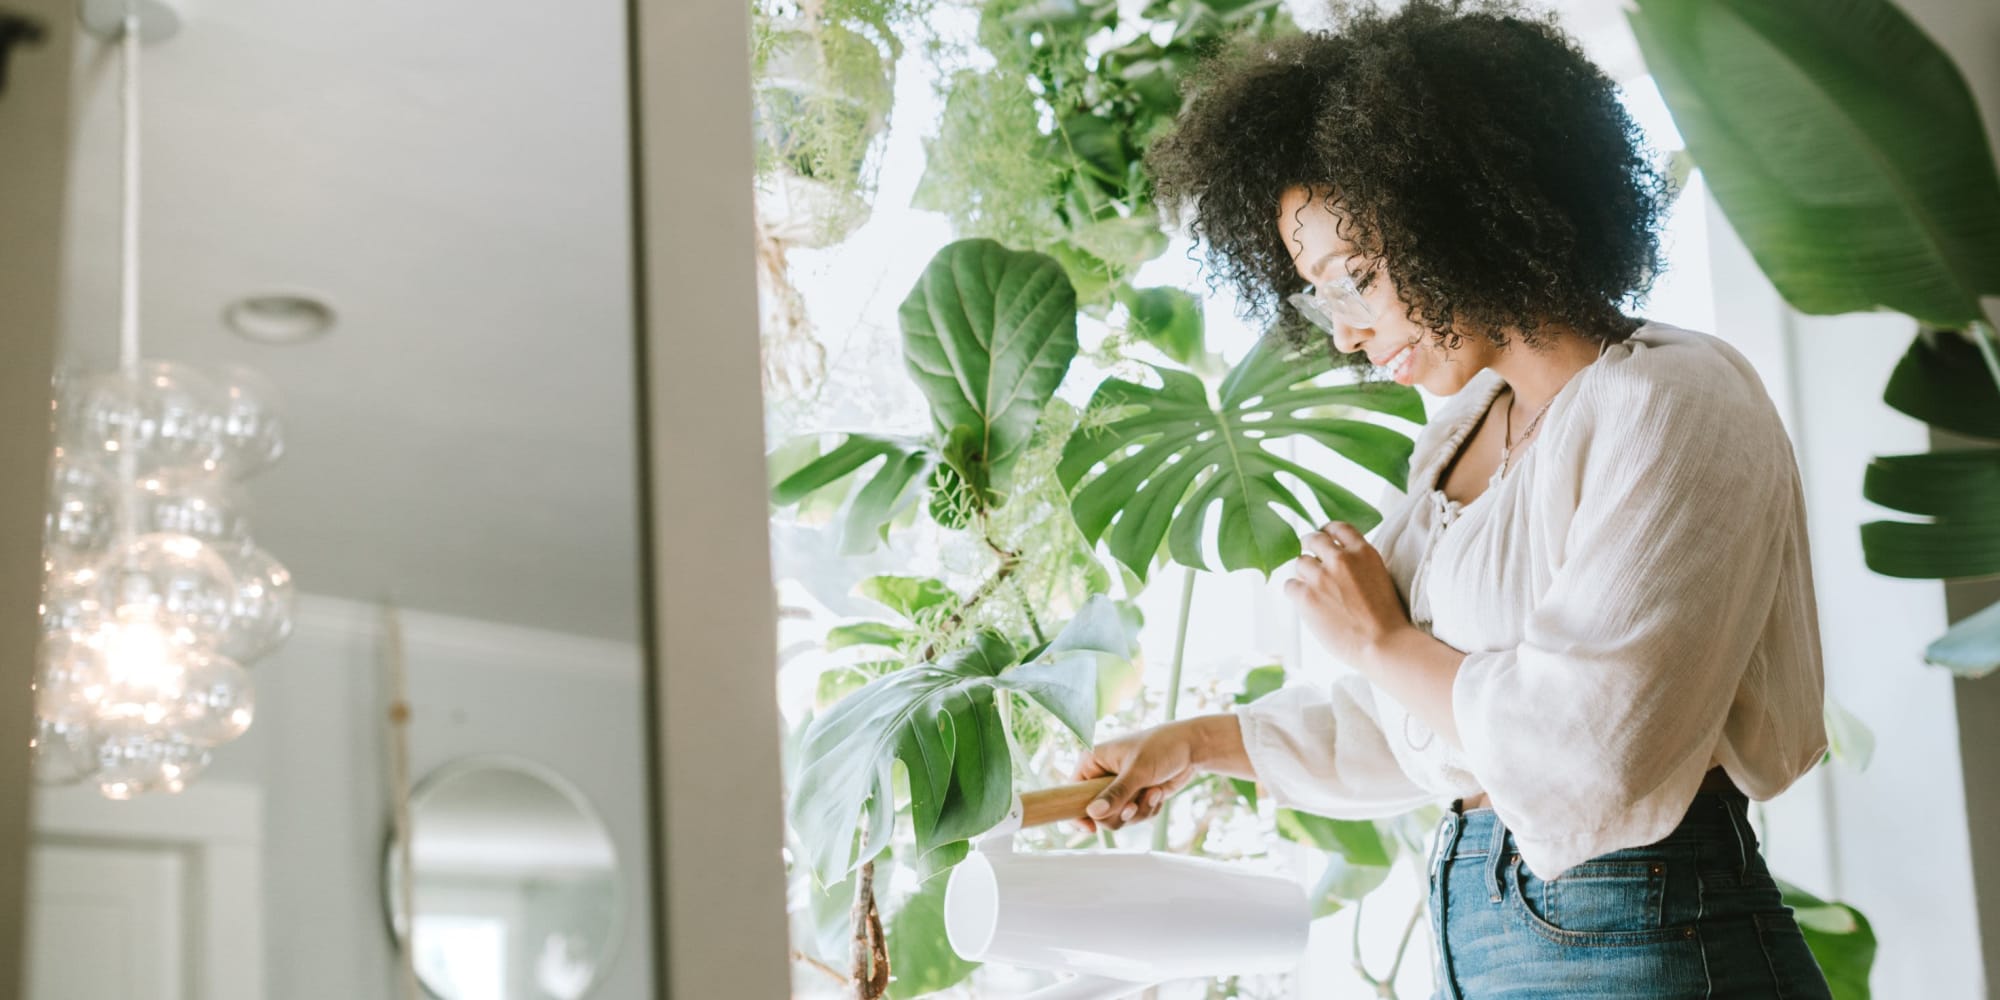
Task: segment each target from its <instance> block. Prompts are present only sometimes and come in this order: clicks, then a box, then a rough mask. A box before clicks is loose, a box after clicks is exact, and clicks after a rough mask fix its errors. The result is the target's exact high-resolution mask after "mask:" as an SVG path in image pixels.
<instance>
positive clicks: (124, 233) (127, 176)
mask: <svg viewBox="0 0 2000 1000" xmlns="http://www.w3.org/2000/svg"><path fill="white" fill-rule="evenodd" d="M140 35H141V29H140V21H139V10H138V0H131V3H130V5H129V6H128V8H127V10H126V12H125V31H124V33H123V34H122V35H121V36H120V38H119V42H120V48H121V49H122V58H121V59H120V60H119V63H120V65H121V66H122V67H123V75H124V79H123V88H122V90H123V100H122V105H123V106H122V109H121V110H122V111H123V113H124V120H125V143H124V146H125V148H124V158H123V159H124V188H125V194H124V204H123V206H122V208H123V212H122V216H123V219H122V221H123V227H122V229H121V232H120V239H121V241H122V243H121V246H120V250H121V256H122V261H121V266H120V269H119V322H118V364H119V367H120V368H122V369H123V370H124V372H125V374H126V376H127V377H129V378H137V377H138V374H139V45H140V41H141V38H140Z"/></svg>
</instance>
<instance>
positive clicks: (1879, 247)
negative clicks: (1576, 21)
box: [1627, 0, 2000, 326]
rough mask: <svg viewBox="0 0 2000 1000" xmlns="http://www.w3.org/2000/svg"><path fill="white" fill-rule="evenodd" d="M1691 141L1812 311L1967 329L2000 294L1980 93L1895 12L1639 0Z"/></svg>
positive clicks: (1737, 219) (1642, 33) (1861, 2)
mask: <svg viewBox="0 0 2000 1000" xmlns="http://www.w3.org/2000/svg"><path fill="white" fill-rule="evenodd" d="M1627 16H1628V17H1629V18H1630V19H1631V22H1632V28H1633V31H1634V33H1635V34H1636V35H1637V36H1638V40H1639V46H1640V48H1641V49H1642V50H1643V51H1644V53H1645V57H1646V65H1647V67H1648V68H1650V69H1651V70H1652V71H1653V77H1654V79H1655V80H1656V81H1657V82H1658V84H1659V87H1660V92H1661V94H1662V95H1663V96H1664V97H1665V98H1666V102H1667V106H1668V108H1670V109H1671V110H1672V112H1673V116H1674V124H1675V125H1676V126H1678V127H1679V129H1680V133H1681V135H1682V136H1684V137H1685V138H1686V140H1687V146H1688V150H1689V152H1691V153H1692V154H1693V155H1694V159H1695V162H1696V163H1697V164H1699V165H1700V167H1701V168H1702V171H1703V173H1704V174H1705V175H1706V176H1707V178H1708V183H1709V188H1710V190H1712V191H1713V192H1714V193H1715V200H1716V202H1717V203H1718V204H1720V205H1721V206H1722V210H1723V212H1724V214H1726V215H1727V216H1728V217H1729V221H1730V223H1731V224H1732V225H1733V226H1734V227H1735V229H1736V232H1737V233H1738V234H1739V235H1741V236H1742V238H1743V242H1744V243H1745V244H1746V245H1747V246H1748V247H1749V248H1750V254H1751V256H1753V257H1755V258H1756V260H1757V264H1758V266H1759V267H1760V268H1762V269H1763V271H1764V273H1765V274H1766V275H1768V276H1770V279H1771V283H1772V284H1774V285H1776V286H1777V288H1778V291H1779V292H1780V293H1782V294H1783V295H1784V297H1785V299H1786V300H1787V301H1788V302H1790V303H1791V304H1792V305H1793V306H1794V307H1796V308H1798V309H1799V310H1801V311H1803V312H1808V313H1822V314H1831V313H1844V312H1855V311H1859V310H1866V309H1874V308H1877V307H1881V306H1887V307H1889V308H1891V309H1895V310H1897V311H1899V312H1904V313H1908V314H1910V315H1912V316H1915V317H1917V318H1918V319H1922V320H1926V321H1928V322H1932V323H1937V324H1940V325H1946V326H1960V325H1963V324H1964V323H1966V322H1968V321H1970V320H1973V319H1976V318H1978V316H1979V308H1978V303H1979V297H1980V296H1981V295H1991V294H1995V293H2000V179H1996V176H1995V171H1994V165H1993V154H1992V152H1991V149H1990V147H1989V146H1988V144H1987V137H1986V131H1985V129H1984V128H1983V127H1982V125H1981V123H1980V117H1979V110H1978V108H1977V106H1976V105H1975V104H1974V103H1973V99H1972V94H1971V91H1970V90H1969V89H1968V88H1967V87H1966V84H1965V78H1964V77H1963V76H1961V75H1960V74H1959V71H1958V69H1957V68H1956V67H1954V66H1953V65H1952V62H1951V60H1950V58H1949V57H1948V56H1946V55H1945V53H1944V51H1943V50H1942V49H1940V48H1938V46H1937V43H1936V42H1934V41H1932V40H1931V39H1930V37H1929V36H1927V35H1925V34H1924V32H1923V30H1922V29H1920V28H1918V27H1917V25H1916V24H1915V23H1914V22H1912V21H1911V20H1910V18H1909V16H1908V15H1907V14H1905V13H1903V12H1902V11H1901V10H1899V9H1897V7H1896V5H1895V4H1893V3H1891V2H1889V0H1636V4H1635V6H1634V7H1633V8H1632V9H1631V10H1630V11H1629V13H1628V15H1627Z"/></svg>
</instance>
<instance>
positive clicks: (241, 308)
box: [222, 294, 334, 344]
mask: <svg viewBox="0 0 2000 1000" xmlns="http://www.w3.org/2000/svg"><path fill="white" fill-rule="evenodd" d="M222 318H223V321H224V322H226V323H228V324H229V328H230V329H232V330H234V331H236V332H237V333H239V334H241V335H242V336H244V337H247V338H249V339H251V340H254V341H257V342H258V343H262V344H302V343H305V342H306V341H308V340H313V339H316V338H318V337H322V336H325V335H326V333H327V332H328V331H330V330H332V329H333V319H334V316H333V307H332V306H329V305H327V304H326V303H324V302H321V301H320V300H318V299H316V298H313V297H311V296H308V295H297V294H277V295H252V296H250V297H249V298H246V299H239V300H238V301H236V302H234V303H232V304H231V305H230V306H229V308H228V309H225V310H223V313H222Z"/></svg>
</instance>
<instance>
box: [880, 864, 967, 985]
mask: <svg viewBox="0 0 2000 1000" xmlns="http://www.w3.org/2000/svg"><path fill="white" fill-rule="evenodd" d="M945 882H946V880H945V879H941V878H934V879H930V880H928V881H926V882H925V883H924V884H923V887H922V888H920V889H919V890H917V892H916V894H914V895H912V896H911V897H910V898H909V899H907V900H905V901H904V902H903V905H902V906H901V907H899V908H898V909H897V910H896V912H895V914H894V915H892V916H890V918H889V927H888V932H889V933H888V936H889V977H890V978H889V996H890V998H891V1000H906V998H912V997H927V996H930V995H931V994H933V993H936V992H937V991H939V990H943V989H949V988H951V987H953V986H956V985H958V984H959V983H960V982H963V981H964V980H965V977H967V976H970V975H972V970H974V969H977V968H979V963H978V962H968V961H966V960H965V959H962V958H960V957H958V952H956V951H953V950H952V948H951V942H950V941H949V940H947V939H946V938H945V934H944V889H945Z"/></svg>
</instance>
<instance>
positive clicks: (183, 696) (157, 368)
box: [30, 5, 295, 799]
mask: <svg viewBox="0 0 2000 1000" xmlns="http://www.w3.org/2000/svg"><path fill="white" fill-rule="evenodd" d="M137 9H138V8H137V5H135V8H134V10H135V12H134V13H133V14H132V15H131V16H128V17H127V18H126V19H125V21H124V23H123V25H122V27H121V30H119V31H117V32H114V33H113V35H112V40H113V41H115V42H116V43H117V44H118V45H119V47H120V50H121V56H122V59H121V63H122V67H123V83H124V86H123V93H122V106H123V112H124V114H123V119H124V127H125V134H124V150H125V157H124V182H125V183H124V201H123V207H124V212H123V216H124V232H123V254H122V260H121V278H122V283H121V284H122V300H121V306H122V309H121V320H120V324H119V366H118V368H117V369H116V370H114V371H108V372H89V373H74V372H63V373H58V375H57V377H56V379H55V382H54V391H53V393H52V396H53V400H52V406H51V412H50V416H51V424H52V430H53V431H54V433H55V441H56V447H55V454H54V455H53V457H52V460H51V463H50V477H49V491H48V509H47V519H46V524H45V531H44V556H43V568H44V573H43V583H42V607H41V621H42V643H41V650H40V653H39V656H38V658H37V663H36V669H35V676H34V694H35V714H36V719H35V729H34V736H33V737H32V738H31V742H30V746H31V749H32V751H33V754H34V760H35V777H36V780H37V781H38V782H40V783H41V784H44V785H82V784H90V785H95V787H96V788H97V791H98V792H99V793H100V794H102V795H104V796H105V797H106V798H110V799H130V798H134V797H137V796H140V795H146V794H158V793H165V794H172V793H175V792H179V791H181V790H182V789H185V788H186V787H187V786H188V783H189V782H191V781H193V780H194V779H195V778H196V776H198V775H199V774H201V772H202V771H203V770H204V769H205V768H206V767H207V766H208V765H209V763H210V761H211V760H212V758H213V754H214V751H215V750H216V749H217V748H218V747H221V746H223V745H224V744H227V743H230V742H231V741H234V740H236V739H237V738H239V737H241V736H242V735H243V734H244V733H245V732H246V731H248V730H249V728H250V724H251V721H252V718H253V714H254V711H255V704H256V697H255V692H254V690H253V688H254V684H253V674H252V671H251V670H250V669H249V668H250V666H251V665H252V663H253V662H254V661H256V660H259V659H262V658H264V657H266V656H268V655H270V653H271V652H273V651H274V650H276V649H277V648H278V647H279V646H280V645H282V644H283V642H284V641H285V639H286V637H287V636H289V635H290V634H291V629H292V615H293V610H294V594H295V592H294V590H293V584H292V577H291V573H290V572H289V571H288V570H287V569H286V568H285V567H284V565H283V564H282V563H280V562H278V560H277V559H276V558H275V557H274V556H272V555H271V553H269V552H266V551H265V550H263V549H261V548H259V547H258V546H257V544H256V541H255V539H254V538H253V537H252V536H251V519H250V514H249V508H248V503H247V501H246V500H245V498H244V493H243V490H242V488H241V486H240V484H241V482H242V481H243V480H245V479H248V478H250V477H251V476H253V475H255V474H257V473H259V472H262V471H263V470H265V469H267V468H269V467H270V466H271V464H272V463H273V462H275V461H277V460H278V458H279V457H280V456H282V455H283V454H284V450H285V446H284V420H283V414H282V412H281V409H280V407H279V404H278V398H277V392H276V390H275V389H274V388H273V387H272V386H271V384H270V383H269V382H268V381H266V380H265V379H264V378H263V377H262V376H261V375H259V374H257V373H256V372H254V371H251V370H249V369H247V368H243V367H241V366H229V367H225V368H222V369H220V370H217V371H206V370H203V369H201V368H197V367H195V366H192V365H188V364H183V363H180V362H172V361H158V360H150V359H146V358H144V357H143V356H142V355H141V353H140V347H139V322H138V289H139V281H138V272H139V260H138V245H139V241H138V219H139V209H138V190H139V189H138V173H137V171H138V155H137V149H138V136H139V125H138V70H139V49H140V44H141V41H142V39H143V38H144V37H145V31H144V30H142V29H143V28H144V27H145V25H143V24H142V23H141V21H142V19H141V17H140V15H139V14H138V13H137Z"/></svg>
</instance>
